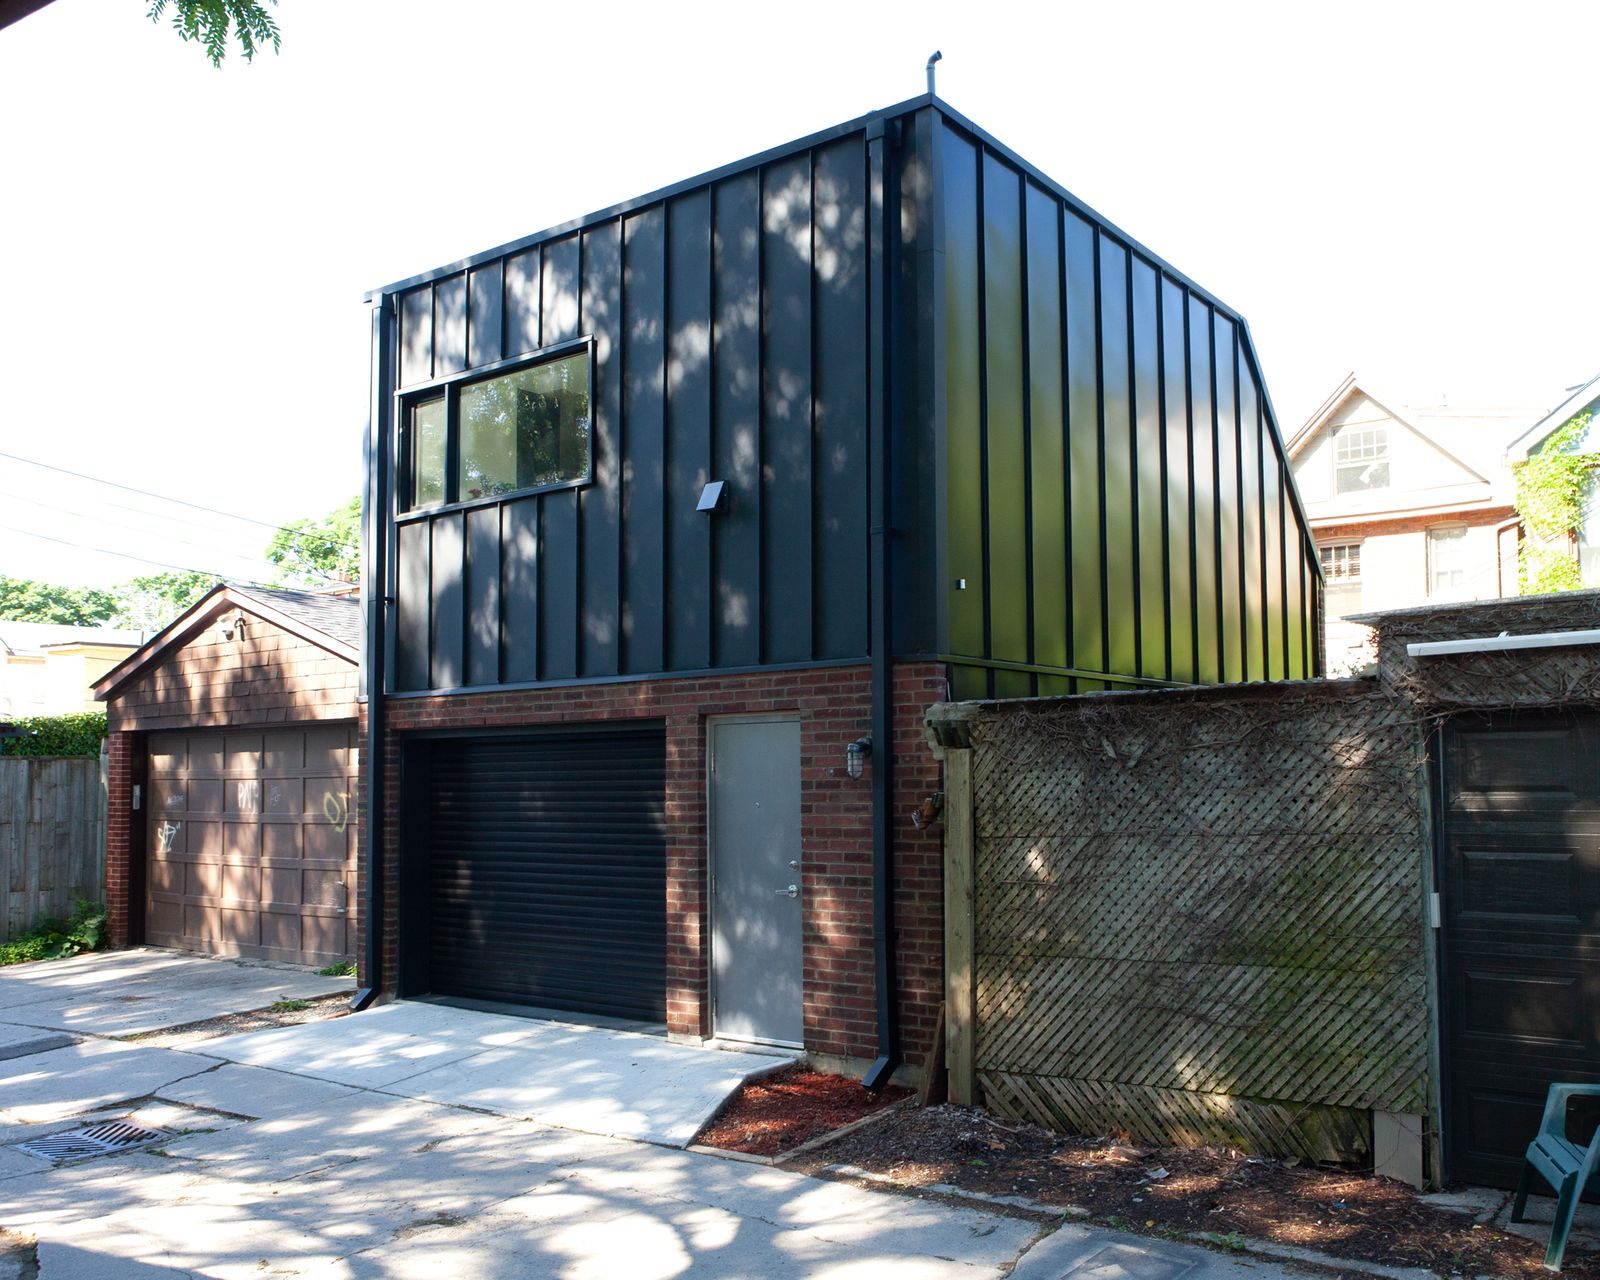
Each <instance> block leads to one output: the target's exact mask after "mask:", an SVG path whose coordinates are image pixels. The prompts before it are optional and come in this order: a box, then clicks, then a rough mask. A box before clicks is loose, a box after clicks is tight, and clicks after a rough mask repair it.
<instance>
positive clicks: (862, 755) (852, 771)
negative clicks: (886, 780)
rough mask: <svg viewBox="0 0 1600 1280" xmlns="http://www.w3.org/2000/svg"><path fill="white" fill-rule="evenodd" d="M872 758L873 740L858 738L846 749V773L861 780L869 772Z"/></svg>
mask: <svg viewBox="0 0 1600 1280" xmlns="http://www.w3.org/2000/svg"><path fill="white" fill-rule="evenodd" d="M871 756H872V739H871V738H857V739H856V740H855V741H854V742H852V743H851V744H850V745H849V746H848V747H846V748H845V749H844V771H845V772H846V773H848V774H849V775H850V776H851V777H852V778H859V777H860V776H861V775H862V774H863V773H865V772H866V771H867V761H868V759H870V758H871Z"/></svg>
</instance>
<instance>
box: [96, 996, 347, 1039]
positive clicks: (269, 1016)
mask: <svg viewBox="0 0 1600 1280" xmlns="http://www.w3.org/2000/svg"><path fill="white" fill-rule="evenodd" d="M284 1003H285V1004H286V1005H288V1006H293V1007H288V1008H283V1009H272V1008H266V1009H253V1010H251V1011H250V1012H249V1013H225V1014H223V1015H222V1016H220V1017H217V1018H203V1019H201V1020H200V1021H199V1022H186V1023H184V1024H183V1025H182V1026H178V1027H163V1028H162V1029H161V1030H160V1031H139V1032H135V1033H134V1034H133V1035H131V1036H118V1037H117V1038H118V1039H119V1040H128V1041H132V1042H134V1043H137V1044H143V1045H150V1046H152V1047H154V1048H158V1049H181V1048H183V1047H184V1046H185V1045H191V1044H199V1043H200V1042H201V1041H203V1040H215V1039H216V1038H217V1037H218V1036H237V1035H242V1034H243V1033H244V1032H246V1031H266V1030H268V1029H270V1028H272V1027H294V1026H298V1025H300V1024H301V1023H303V1022H327V1021H329V1020H331V1019H333V1018H342V1017H344V1016H345V1015H346V1014H347V1013H349V1012H350V992H348V991H338V992H335V993H334V994H333V995H331V996H312V997H310V998H308V999H305V1000H289V1001H285V1002H284ZM301 1005H304V1006H305V1007H304V1008H301V1007H299V1006H301Z"/></svg>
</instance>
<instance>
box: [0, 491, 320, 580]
mask: <svg viewBox="0 0 1600 1280" xmlns="http://www.w3.org/2000/svg"><path fill="white" fill-rule="evenodd" d="M0 498H13V499H15V500H16V501H18V502H26V503H27V504H28V505H29V506H33V507H42V508H44V509H45V510H46V511H59V512H61V513H63V514H64V515H69V516H77V517H78V518H79V519H82V520H90V521H94V522H95V523H97V524H104V525H110V526H111V527H112V528H114V529H128V530H130V531H131V532H133V533H143V534H149V535H150V536H151V537H158V538H167V539H169V540H170V541H172V542H179V543H182V544H183V545H184V546H186V547H196V548H198V549H199V550H201V551H212V552H214V553H215V554H218V555H223V556H226V557H227V558H228V559H230V560H246V561H249V562H250V563H251V564H252V565H254V564H255V562H256V559H257V558H256V557H255V556H252V555H247V554H246V553H245V552H243V551H223V550H220V549H218V548H216V547H207V546H206V545H204V544H203V543H199V542H191V541H190V540H189V539H188V538H180V537H178V536H177V535H176V534H170V533H159V532H156V531H153V530H150V529H142V528H140V527H139V526H138V525H136V524H130V523H128V522H127V521H126V520H113V519H111V518H110V517H109V516H97V515H91V514H89V513H88V512H86V511H79V510H76V509H74V508H72V507H61V506H57V505H56V504H55V503H53V502H42V501H40V500H39V499H38V498H30V497H28V496H27V495H26V494H21V493H7V492H5V491H4V490H0ZM107 505H108V506H114V505H116V504H114V503H108V504H107ZM121 509H122V510H127V508H121ZM143 514H145V515H153V514H154V513H153V512H144V513H143ZM156 518H157V519H167V517H165V516H157V517H156ZM113 554H115V553H113ZM151 563H152V564H153V563H155V562H154V561H152V562H151ZM311 572H313V573H316V574H319V575H321V576H324V577H327V578H328V579H329V580H330V581H331V580H332V578H333V575H332V574H328V573H326V572H325V571H324V570H322V569H313V570H311Z"/></svg>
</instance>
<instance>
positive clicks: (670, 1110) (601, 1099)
mask: <svg viewBox="0 0 1600 1280" xmlns="http://www.w3.org/2000/svg"><path fill="white" fill-rule="evenodd" d="M199 1051H200V1052H203V1053H206V1054H209V1055H211V1056H213V1057H218V1058H225V1059H227V1060H228V1061H230V1062H238V1063H243V1064H246V1065H249V1066H256V1067H271V1068H274V1069H277V1070H287V1071H292V1072H293V1073H294V1074H296V1075H301V1076H311V1077H314V1078H316V1079H319V1080H329V1081H333V1082H334V1083H337V1084H345V1085H351V1086H354V1087H357V1088H364V1089H376V1090H379V1091H381V1092H383V1093H391V1094H395V1095H397V1096H399V1097H402V1098H417V1099H423V1100H426V1101H430V1102H442V1103H447V1104H449V1105H451V1106H458V1107H473V1108H476V1109H479V1110H482V1111H492V1112H494V1113H495V1114H497V1115H503V1116H510V1117H513V1118H515V1119H522V1120H538V1121H540V1122H542V1123H544V1124H552V1125H559V1126H560V1127H562V1128H566V1129H577V1130H580V1131H581V1132H584V1133H595V1134H601V1135H603V1136H607V1137H621V1138H633V1139H636V1140H638V1141H642V1142H657V1143H661V1144H663V1145H666V1146H674V1147H681V1146H685V1145H687V1144H688V1143H689V1142H690V1140H691V1139H693V1137H694V1135H695V1134H696V1133H698V1132H699V1130H700V1128H701V1126H702V1125H704V1124H705V1122H706V1121H707V1120H709V1119H710V1118H711V1116H712V1115H713V1114H714V1113H715V1111H716V1110H717V1108H718V1107H719V1106H721V1105H722V1103H723V1101H724V1100H725V1099H726V1098H727V1097H728V1096H729V1094H731V1093H732V1092H733V1091H734V1090H735V1089H736V1088H738V1087H739V1084H740V1082H741V1081H743V1080H744V1079H746V1078H747V1077H748V1076H750V1075H751V1074H753V1073H756V1072H761V1071H768V1070H772V1069H774V1068H777V1067H781V1066H783V1065H784V1064H786V1063H787V1062H789V1061H791V1060H792V1058H793V1055H792V1054H785V1053H730V1052H724V1051H720V1050H715V1049H702V1048H697V1047H692V1046H688V1045H678V1044H671V1043H669V1042H668V1041H667V1040H666V1039H665V1038H663V1037H661V1036H653V1035H644V1034H640V1033H638V1032H631V1031H612V1030H606V1029H603V1028H599V1027H586V1026H577V1025H574V1024H571V1023H563V1022H545V1021H539V1020H536V1019H531V1018H517V1017H507V1016H505V1015H503V1014H491V1013H478V1012H474V1011H472V1010H468V1009H454V1008H447V1007H445V1006H442V1005H434V1004H412V1003H401V1004H392V1005H386V1006H383V1007H382V1008H378V1009H372V1010H369V1011H367V1012H366V1013H361V1014H357V1015H355V1016H354V1017H349V1018H341V1019H339V1020H338V1021H336V1022H323V1023H312V1024H310V1025H307V1026H302V1027H282V1028H279V1029H277V1030H273V1031H256V1032H251V1033H249V1034H247V1035H242V1036H234V1037H231V1038H229V1039H225V1040H213V1041H208V1042H207V1043H206V1044H205V1045H203V1046H201V1047H200V1050H199Z"/></svg>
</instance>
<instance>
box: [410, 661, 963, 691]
mask: <svg viewBox="0 0 1600 1280" xmlns="http://www.w3.org/2000/svg"><path fill="white" fill-rule="evenodd" d="M908 660H909V659H902V661H908ZM871 661H872V655H871V654H866V653H863V654H859V655H857V656H855V657H851V658H821V659H811V660H807V661H802V662H761V663H752V664H750V665H748V666H743V667H696V668H694V669H693V670H691V671H628V672H623V673H620V674H618V675H609V676H576V677H573V678H571V679H565V678H564V679H561V680H519V681H508V682H505V683H503V684H467V685H452V686H451V687H450V688H448V689H403V690H393V691H391V692H390V693H389V694H388V695H387V696H388V698H389V699H390V700H392V701H396V702H398V701H401V700H403V699H408V698H445V697H462V696H467V695H471V694H475V693H516V692H519V691H521V690H525V689H566V688H571V687H573V686H576V685H592V684H637V683H638V682H640V681H642V680H705V679H709V678H710V677H712V676H749V675H760V674H763V673H764V672H768V671H810V670H812V669H814V668H816V669H820V668H823V667H864V666H866V665H868V664H869V663H870V662H871ZM963 661H965V659H963Z"/></svg>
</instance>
